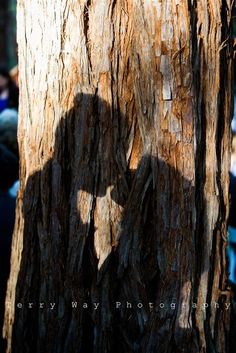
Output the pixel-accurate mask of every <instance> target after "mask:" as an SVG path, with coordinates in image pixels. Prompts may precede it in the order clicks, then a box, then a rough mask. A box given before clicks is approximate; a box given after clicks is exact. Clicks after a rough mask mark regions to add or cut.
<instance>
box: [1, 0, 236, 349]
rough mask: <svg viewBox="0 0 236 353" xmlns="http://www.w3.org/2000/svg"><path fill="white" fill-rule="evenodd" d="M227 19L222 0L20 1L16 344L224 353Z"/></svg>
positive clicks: (12, 284)
mask: <svg viewBox="0 0 236 353" xmlns="http://www.w3.org/2000/svg"><path fill="white" fill-rule="evenodd" d="M230 28H231V3H230V1H223V0H222V1H217V2H214V1H213V0H208V1H206V0H199V1H187V0H165V1H158V0H153V1H144V2H143V1H139V0H136V1H119V2H118V1H110V0H103V1H96V0H91V1H82V0H81V1H73V0H70V1H69V0H63V1H60V2H54V3H52V2H51V1H35V2H34V3H33V2H32V1H31V0H24V1H21V0H19V1H18V43H19V60H20V63H19V67H20V88H21V90H20V91H21V104H20V122H19V137H18V139H19V148H20V155H21V169H20V172H21V186H20V192H19V195H18V208H17V210H18V211H17V220H16V226H15V232H14V240H13V254H12V260H11V268H12V269H11V276H10V280H9V285H8V295H7V310H6V315H5V328H4V334H5V337H6V338H7V339H8V352H12V353H14V352H17V353H21V352H22V353H23V352H24V353H25V352H46V351H47V352H56V353H59V352H61V353H62V352H67V353H69V352H73V353H75V352H79V353H80V352H81V353H83V352H85V351H86V352H93V353H108V352H112V353H116V352H117V353H118V352H126V353H131V352H132V353H134V352H148V353H152V352H153V353H154V352H159V353H178V352H191V353H194V352H196V353H197V352H199V353H203V352H222V353H223V352H224V353H225V352H228V351H229V345H228V337H229V317H230V309H229V310H226V309H225V308H226V304H227V303H228V302H229V292H228V291H227V276H226V270H225V269H226V264H225V246H226V240H225V239H226V217H227V213H228V207H227V203H228V196H227V195H228V170H229V144H230V118H231V81H232V73H231V71H232V48H231V42H230V40H229V35H230ZM40 302H41V303H45V304H44V308H40V307H39V303H40ZM50 302H51V303H54V302H55V309H53V310H51V309H50V307H48V305H49V303H50ZM72 302H77V309H75V308H72V305H71V303H72ZM116 302H120V303H121V305H120V306H119V308H116ZM127 302H128V303H132V305H133V308H132V309H129V308H126V307H125V306H126V303H127ZM215 302H217V303H219V306H220V307H219V308H217V309H216V308H215V307H214V303H215ZM17 303H23V308H19V307H17ZM28 303H33V308H32V309H31V308H28ZM83 303H88V306H89V308H88V309H85V308H83ZM93 303H100V306H99V308H97V310H94V308H93ZM138 303H142V304H143V306H142V307H140V308H137V304H138ZM150 303H153V304H152V305H150ZM161 303H163V304H164V308H162V307H161V306H160V304H161ZM171 303H176V308H175V309H173V308H172V307H171V306H170V304H171ZM193 303H195V306H194V305H193ZM203 303H208V304H209V308H208V309H206V310H204V308H203ZM117 305H119V304H117ZM45 306H47V308H45ZM152 306H153V307H152ZM134 307H135V308H134Z"/></svg>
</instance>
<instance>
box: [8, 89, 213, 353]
mask: <svg viewBox="0 0 236 353" xmlns="http://www.w3.org/2000/svg"><path fill="white" fill-rule="evenodd" d="M140 130H142V127H141V126H139V125H138V121H136V122H135V124H134V123H133V121H129V120H128V118H127V117H125V116H123V115H122V113H121V112H119V111H114V109H113V108H112V107H110V106H108V104H107V103H106V102H104V101H103V100H101V99H100V98H99V97H97V96H92V95H88V94H79V95H78V96H77V97H76V99H75V106H74V108H73V109H71V110H70V111H69V112H68V113H67V114H66V115H65V116H63V117H62V119H61V120H60V123H59V125H58V127H57V130H56V136H55V148H54V154H53V157H52V158H50V159H49V160H48V161H47V162H46V164H45V165H44V167H43V169H42V170H39V171H37V172H36V173H35V174H33V175H31V176H30V177H29V178H28V180H27V182H26V187H25V193H24V199H23V213H24V222H25V223H24V234H23V237H24V238H23V239H24V240H23V241H24V245H23V253H22V259H21V267H20V273H19V277H18V283H17V289H16V302H15V321H14V327H13V349H12V353H14V352H17V353H21V352H22V353H23V352H24V353H27V352H50V353H53V352H55V353H77V352H78V353H85V352H87V353H121V352H125V353H136V352H137V353H141V352H143V353H144V352H145V353H147V352H148V353H154V352H158V353H178V352H191V353H194V352H199V342H198V332H197V330H195V329H194V328H193V327H194V323H192V321H191V320H192V317H193V316H194V310H193V309H191V302H192V301H193V300H194V290H196V288H194V283H191V280H192V281H193V278H194V276H195V270H196V267H195V259H196V256H197V255H196V254H195V250H194V249H195V245H194V229H193V228H194V220H193V219H194V215H193V212H194V211H193V205H194V200H195V190H194V187H193V186H192V185H191V181H189V180H187V179H186V178H184V177H183V175H181V173H180V172H179V171H178V170H177V168H173V167H171V166H169V165H168V164H166V163H165V162H163V161H161V160H158V159H157V158H156V157H155V155H154V153H153V151H154V149H153V148H152V146H145V143H144V145H143V148H142V152H141V153H138V152H137V155H135V153H134V152H135V151H134V150H135V148H136V146H135V144H136V142H135V138H133V137H132V138H131V134H132V136H138V135H142V131H141V132H140ZM132 139H133V142H132V144H133V145H132V146H131V145H130V140H132ZM137 150H138V148H137ZM135 156H136V157H135ZM135 158H136V159H135ZM136 162H137V163H136ZM135 163H136V164H137V167H135V168H133V167H132V165H135ZM186 284H187V285H186ZM183 291H185V292H186V293H188V294H187V295H186V293H184V292H183ZM186 298H187V300H188V302H187V303H186V304H187V306H188V305H189V307H190V309H187V311H186V310H185V312H186V313H187V317H183V315H184V314H183V310H182V309H181V306H182V304H183V303H184V302H185V300H186ZM40 303H43V304H40ZM54 303H55V305H54ZM72 303H73V305H74V307H72ZM96 303H97V304H99V306H98V308H97V309H95V304H96ZM174 303H175V308H173V305H172V307H171V304H174ZM40 305H41V307H40ZM53 305H54V307H53V308H52V306H53ZM163 305H164V307H163ZM209 310H210V309H209ZM209 352H210V351H209Z"/></svg>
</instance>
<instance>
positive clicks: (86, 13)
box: [84, 0, 92, 70]
mask: <svg viewBox="0 0 236 353" xmlns="http://www.w3.org/2000/svg"><path fill="white" fill-rule="evenodd" d="M90 6H91V0H87V2H86V3H85V6H84V37H85V45H86V51H87V57H88V62H89V68H90V70H92V62H91V48H90V44H89V43H90V40H89V8H90Z"/></svg>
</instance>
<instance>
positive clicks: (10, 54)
mask: <svg viewBox="0 0 236 353" xmlns="http://www.w3.org/2000/svg"><path fill="white" fill-rule="evenodd" d="M16 65H17V46H16V0H0V66H7V69H8V70H9V71H10V70H12V69H13V68H14V67H16Z"/></svg>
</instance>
